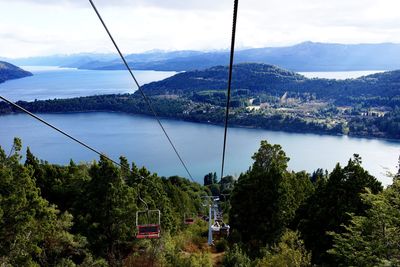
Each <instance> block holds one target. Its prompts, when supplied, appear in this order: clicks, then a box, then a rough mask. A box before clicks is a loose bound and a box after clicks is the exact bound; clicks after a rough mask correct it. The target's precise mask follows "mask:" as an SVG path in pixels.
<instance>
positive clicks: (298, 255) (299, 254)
mask: <svg viewBox="0 0 400 267" xmlns="http://www.w3.org/2000/svg"><path fill="white" fill-rule="evenodd" d="M256 266H260V267H286V266H290V267H306V266H311V253H309V252H308V251H307V250H306V249H305V246H304V242H303V241H302V240H301V239H300V235H299V233H297V232H293V231H291V230H287V231H286V232H284V234H283V235H282V237H281V239H280V241H279V242H278V243H277V244H276V245H273V246H272V247H271V248H270V249H268V250H266V252H265V255H264V256H263V257H262V258H261V259H260V260H259V261H258V262H257V264H256Z"/></svg>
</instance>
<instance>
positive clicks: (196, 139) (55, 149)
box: [0, 68, 400, 185]
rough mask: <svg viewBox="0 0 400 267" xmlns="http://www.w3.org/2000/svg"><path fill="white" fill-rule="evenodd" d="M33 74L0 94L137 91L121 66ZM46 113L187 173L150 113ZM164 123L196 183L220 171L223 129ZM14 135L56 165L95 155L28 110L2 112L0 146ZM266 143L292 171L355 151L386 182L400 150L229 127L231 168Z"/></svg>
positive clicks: (78, 132)
mask: <svg viewBox="0 0 400 267" xmlns="http://www.w3.org/2000/svg"><path fill="white" fill-rule="evenodd" d="M34 74H35V76H33V77H28V78H24V79H20V80H14V81H9V82H6V83H4V84H1V85H0V92H1V94H3V95H5V96H8V97H11V98H12V99H13V100H19V99H23V100H32V99H35V98H36V99H48V98H55V97H57V98H59V97H74V96H83V95H92V94H103V93H124V92H132V91H133V90H134V88H133V89H132V83H131V81H130V79H129V76H127V74H126V72H124V71H78V70H74V69H49V68H45V69H38V68H36V69H35V70H34ZM136 74H137V76H138V79H139V81H140V83H146V82H150V81H155V80H159V79H163V78H165V77H169V76H170V75H173V74H174V73H173V72H152V71H142V72H136ZM41 116H42V117H43V118H44V119H46V120H48V121H49V122H51V123H54V124H55V125H56V126H59V127H60V128H62V129H64V130H65V131H67V132H68V133H70V134H72V135H73V136H75V137H77V138H79V139H81V140H82V141H84V142H87V143H88V144H90V145H91V146H94V147H95V148H97V149H98V150H100V151H102V152H103V153H105V154H107V155H109V156H110V157H112V158H113V159H115V160H118V157H119V156H120V155H124V156H126V157H127V158H128V159H129V160H130V161H134V162H135V163H136V164H137V165H140V166H146V167H147V168H148V169H149V170H150V171H152V172H157V173H158V174H159V175H164V176H169V175H175V174H177V175H182V176H186V173H185V171H184V169H183V167H182V166H181V164H180V162H179V160H178V159H177V157H176V155H175V154H174V152H173V150H172V148H171V147H170V145H169V144H168V142H167V140H166V138H165V136H164V135H163V134H162V132H161V130H160V129H159V126H158V125H157V123H156V121H155V120H154V119H153V118H152V117H145V116H138V115H127V114H121V113H101V112H97V113H73V114H43V115H41ZM163 122H164V125H165V128H166V130H167V131H168V133H169V134H170V136H171V138H172V140H173V141H174V143H175V144H176V146H177V149H178V150H179V151H180V153H181V155H182V157H183V159H184V160H185V162H186V163H187V166H188V168H189V170H190V171H191V173H192V174H193V176H194V177H195V179H196V180H197V181H199V182H202V179H203V176H204V175H205V174H206V173H208V172H214V171H216V172H217V173H219V172H220V168H221V166H220V165H221V154H222V153H221V152H222V141H223V128H222V127H219V126H214V125H207V124H197V123H189V122H182V121H174V120H163ZM15 136H18V137H20V138H22V140H23V143H24V146H25V147H26V146H29V147H30V148H31V149H32V151H33V153H34V154H35V155H37V156H38V157H39V158H41V159H43V160H47V161H49V162H52V163H60V164H65V163H68V162H69V160H70V159H71V158H72V159H74V160H75V161H77V162H80V161H83V162H87V161H91V160H94V159H98V157H97V155H95V154H93V152H91V151H89V150H86V149H85V148H83V147H81V146H79V145H77V144H75V143H73V142H72V141H70V140H69V139H66V138H65V137H64V136H62V135H60V134H59V133H57V132H55V131H53V130H52V129H49V128H47V127H44V126H43V125H42V124H40V123H39V122H37V121H35V120H33V119H31V118H30V117H28V116H26V115H23V114H17V115H6V116H0V146H2V147H3V148H4V149H5V150H6V151H8V150H9V149H10V147H11V144H12V140H13V138H14V137H15ZM261 140H268V142H270V143H274V144H280V145H282V147H283V149H284V150H285V151H286V153H287V155H288V156H289V157H290V158H291V160H290V162H289V167H290V168H291V169H292V170H294V171H300V170H306V171H309V172H312V171H314V170H315V169H317V168H325V169H328V170H332V168H333V167H334V166H335V164H336V163H337V162H340V163H341V164H346V162H347V161H348V159H349V158H350V157H351V156H352V155H353V153H358V154H360V155H361V156H362V158H363V166H364V167H365V168H366V169H367V170H369V171H370V173H371V174H373V175H375V176H376V177H377V178H378V179H379V180H381V181H382V182H383V183H384V184H385V185H387V184H389V183H391V178H388V177H387V176H385V173H386V171H387V170H390V171H392V172H394V171H395V170H396V165H397V160H398V157H399V155H400V142H395V141H386V140H377V139H363V138H349V137H347V136H322V135H315V134H292V133H285V132H273V131H266V130H257V129H244V128H230V129H229V130H228V142H227V158H226V173H227V174H232V175H235V176H237V175H239V174H240V173H241V172H244V171H246V170H247V169H248V167H249V166H250V165H251V164H252V160H251V156H252V155H253V153H254V152H256V151H257V149H258V147H259V144H260V141H261Z"/></svg>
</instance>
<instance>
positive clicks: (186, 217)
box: [183, 213, 195, 224]
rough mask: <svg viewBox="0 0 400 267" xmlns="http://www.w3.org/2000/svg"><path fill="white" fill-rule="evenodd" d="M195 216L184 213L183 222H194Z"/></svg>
mask: <svg viewBox="0 0 400 267" xmlns="http://www.w3.org/2000/svg"><path fill="white" fill-rule="evenodd" d="M194 221H195V216H194V214H189V215H186V213H185V215H184V219H183V223H184V224H194Z"/></svg>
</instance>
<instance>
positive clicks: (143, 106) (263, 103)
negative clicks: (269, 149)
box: [0, 64, 400, 139]
mask: <svg viewBox="0 0 400 267" xmlns="http://www.w3.org/2000/svg"><path fill="white" fill-rule="evenodd" d="M227 72H228V68H227V67H222V66H219V67H213V68H210V69H207V70H203V71H191V72H184V73H179V74H176V75H175V76H173V77H170V78H167V79H165V80H163V81H159V82H154V83H150V84H146V85H144V86H143V87H142V89H143V91H144V92H145V94H146V95H149V98H150V99H151V101H152V103H153V106H154V109H155V110H156V111H157V113H158V114H159V115H160V116H162V117H167V118H173V119H181V120H187V121H194V122H205V123H214V124H222V123H223V118H224V108H225V105H226V86H227V76H228V74H227ZM399 80H400V71H390V72H384V73H378V74H373V75H369V76H365V77H361V78H358V79H347V80H328V79H307V78H306V77H304V76H302V75H299V74H297V73H294V72H291V71H287V70H283V69H280V68H278V67H275V66H271V65H265V64H238V65H235V66H234V69H233V89H232V95H231V110H230V116H229V124H230V125H235V126H245V127H254V128H264V129H269V130H278V131H279V130H280V131H289V132H310V133H322V134H345V135H351V136H362V137H378V138H393V139H399V138H400V108H399V107H400V86H399V82H398V81H399ZM18 103H19V104H20V105H22V106H23V107H25V108H27V109H28V110H30V111H32V112H40V113H46V112H88V111H118V112H126V113H134V114H146V115H152V112H151V111H150V110H149V108H148V105H147V103H146V102H145V101H144V100H143V98H142V95H141V94H140V93H139V92H136V93H135V94H133V95H130V94H124V95H98V96H89V97H79V98H71V99H54V100H45V101H34V102H23V101H20V102H18ZM13 112H19V111H18V110H17V109H15V108H12V107H10V106H9V105H7V104H5V103H2V102H0V114H8V113H13Z"/></svg>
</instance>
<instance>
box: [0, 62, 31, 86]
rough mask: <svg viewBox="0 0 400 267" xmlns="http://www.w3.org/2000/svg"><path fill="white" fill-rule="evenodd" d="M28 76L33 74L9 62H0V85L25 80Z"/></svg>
mask: <svg viewBox="0 0 400 267" xmlns="http://www.w3.org/2000/svg"><path fill="white" fill-rule="evenodd" d="M27 76H32V73H30V72H28V71H25V70H23V69H21V68H19V67H17V66H15V65H12V64H10V63H8V62H4V61H0V83H3V82H5V81H7V80H12V79H19V78H24V77H27Z"/></svg>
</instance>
